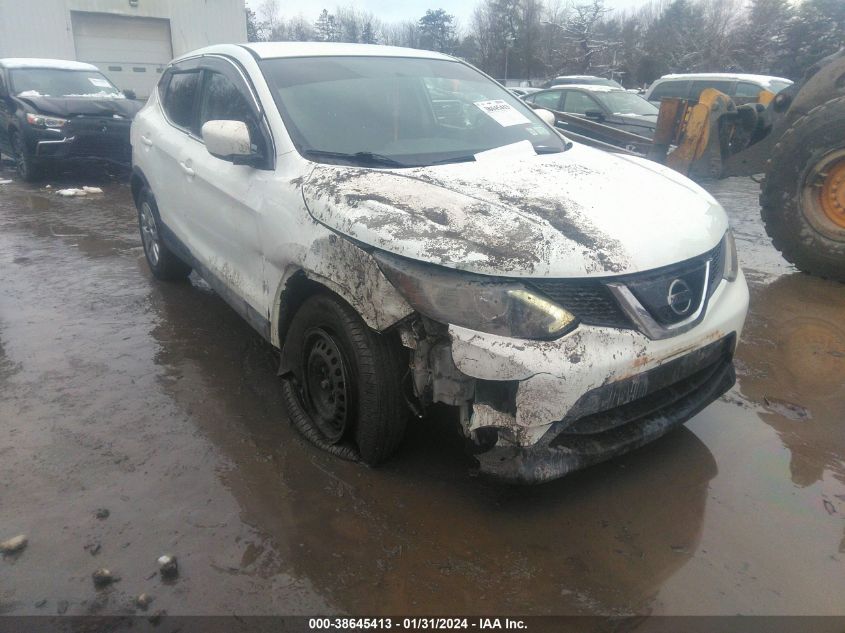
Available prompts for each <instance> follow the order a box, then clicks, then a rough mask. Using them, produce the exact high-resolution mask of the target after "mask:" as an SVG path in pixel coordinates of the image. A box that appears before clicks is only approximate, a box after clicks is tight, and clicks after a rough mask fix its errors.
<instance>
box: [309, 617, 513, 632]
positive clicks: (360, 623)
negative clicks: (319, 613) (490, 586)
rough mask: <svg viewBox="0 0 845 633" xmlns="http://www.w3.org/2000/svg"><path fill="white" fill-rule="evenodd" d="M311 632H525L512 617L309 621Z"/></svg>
mask: <svg viewBox="0 0 845 633" xmlns="http://www.w3.org/2000/svg"><path fill="white" fill-rule="evenodd" d="M308 628H309V630H311V631H321V630H331V631H349V630H374V629H375V630H377V629H382V630H388V629H397V630H405V631H445V630H450V629H463V630H471V629H476V630H496V629H500V630H504V629H509V630H527V628H528V627H527V626H526V624H525V621H524V620H520V619H511V618H402V619H399V618H395V619H394V618H310V619H309V620H308Z"/></svg>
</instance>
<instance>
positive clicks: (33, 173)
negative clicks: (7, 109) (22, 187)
mask: <svg viewBox="0 0 845 633" xmlns="http://www.w3.org/2000/svg"><path fill="white" fill-rule="evenodd" d="M19 138H20V134H19V132H17V130H14V129H13V130H12V131H11V132H10V133H9V141H10V143H11V145H12V151H14V148H15V139H19ZM19 147H20V149H21V153H22V154H23V156H21V157H20V159H19V158H18V157H17V156H12V158H13V159H14V160H15V161H18V160H23V161H25V162H26V163H28V169H27V172H26V173H27V175H26V176H22V178H23V180H24V182H38V181H39V180H41V167H40V166H39V165H38V164H36V163H35V161H33V159H32V158H31V157H27V155H26V152H24V151H23V143H20V145H19ZM15 172H16V173H17V174H18V175H20V171H18V170H17V166H16V169H15Z"/></svg>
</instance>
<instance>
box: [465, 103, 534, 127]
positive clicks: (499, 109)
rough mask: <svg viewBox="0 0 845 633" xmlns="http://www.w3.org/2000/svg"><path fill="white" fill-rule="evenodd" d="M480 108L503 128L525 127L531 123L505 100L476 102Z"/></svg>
mask: <svg viewBox="0 0 845 633" xmlns="http://www.w3.org/2000/svg"><path fill="white" fill-rule="evenodd" d="M475 105H476V107H478V108H479V109H480V110H481V111H482V112H484V114H486V115H487V116H489V117H490V118H491V119H493V120H494V121H495V122H496V123H498V124H499V125H501V126H502V127H510V126H511V125H524V124H525V123H531V121H529V120H528V118H526V116H525V115H524V114H522V113H521V112H520V111H519V110H517V109H516V108H514V107H513V106H512V105H511V104H509V103H508V102H507V101H505V100H504V99H493V100H492V101H476V102H475Z"/></svg>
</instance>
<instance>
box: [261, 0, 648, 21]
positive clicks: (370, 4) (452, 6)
mask: <svg viewBox="0 0 845 633" xmlns="http://www.w3.org/2000/svg"><path fill="white" fill-rule="evenodd" d="M479 2H480V0H301V1H300V2H290V0H279V6H280V8H281V13H282V14H283V15H285V16H288V17H289V16H292V15H298V14H300V13H301V14H302V15H303V16H304V17H305V18H307V19H309V20H314V19H316V18H317V16H318V15H319V13H320V11H322V10H323V9H324V8H326V9H328V10H329V11H333V10H334V8H335V7H336V6H343V7H346V6H350V5H352V6H355V7H356V8H358V9H359V10H361V11H368V12H370V13H372V14H373V15H374V16H376V17H378V18H379V19H380V20H382V21H383V22H401V21H404V20H418V19H419V18H420V17H422V16H423V15H424V14H425V12H426V9H445V11H446V12H447V13H451V14H452V15H454V16H455V17H456V18H457V19H458V23H459V24H460V25H461V26H465V25H467V24H468V23H469V19H470V16H471V15H472V12H473V9H475V7H476V5H477V4H478V3H479ZM646 2H647V0H606V1H605V6H607V7H610V8H613V9H629V8H632V7H637V6H640V5H643V4H645V3H646ZM261 3H262V0H246V5H247V6H248V7H250V8H251V9H253V10H256V9H258V7H259V6H260V5H261Z"/></svg>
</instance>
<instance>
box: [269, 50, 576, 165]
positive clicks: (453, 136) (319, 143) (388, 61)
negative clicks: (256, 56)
mask: <svg viewBox="0 0 845 633" xmlns="http://www.w3.org/2000/svg"><path fill="white" fill-rule="evenodd" d="M261 69H262V71H263V72H264V75H265V77H266V78H267V81H268V83H269V84H270V86H271V89H272V91H273V96H274V98H275V100H276V105H277V106H278V108H279V110H280V112H281V114H282V117H283V118H284V120H285V125H286V126H287V129H288V132H289V133H290V134H291V137H292V139H293V142H294V144H295V145H296V147H297V149H298V150H299V152H300V153H301V154H303V156H306V157H307V158H310V159H313V160H317V161H319V162H340V163H345V164H362V163H368V164H373V163H374V162H376V160H377V161H378V162H380V163H381V164H383V165H389V166H394V167H411V166H421V165H432V164H435V163H444V162H450V161H463V160H473V156H474V155H475V154H477V153H479V152H483V151H485V150H489V149H494V148H497V147H502V146H503V145H509V144H511V143H517V142H520V141H526V140H527V141H530V142H531V143H532V145H533V146H534V149H535V150H536V151H537V152H538V153H552V152H560V151H563V150H564V149H565V145H564V141H563V139H562V138H561V137H560V136H559V135H558V134H557V133H556V132H554V131H553V130H552V129H551V128H549V127H548V126H547V125H546V124H545V123H543V122H542V121H541V120H540V119H539V117H538V116H537V115H536V114H534V113H533V111H532V110H531V109H530V108H529V107H528V106H527V105H525V104H524V103H523V102H522V101H521V100H520V99H518V98H517V97H515V96H514V95H513V94H511V93H510V92H508V91H507V90H505V89H504V88H502V87H501V86H499V85H498V84H496V83H494V82H493V81H491V80H490V79H488V78H486V77H485V76H484V75H482V74H481V73H479V72H478V71H476V70H473V69H472V68H470V67H469V66H466V65H465V64H462V63H460V62H456V61H449V60H440V59H416V58H407V57H340V56H338V57H329V56H326V57H300V58H284V59H269V60H265V61H263V62H261ZM374 158H375V160H374Z"/></svg>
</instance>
